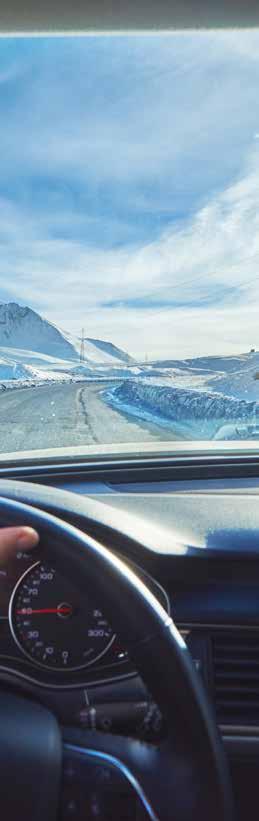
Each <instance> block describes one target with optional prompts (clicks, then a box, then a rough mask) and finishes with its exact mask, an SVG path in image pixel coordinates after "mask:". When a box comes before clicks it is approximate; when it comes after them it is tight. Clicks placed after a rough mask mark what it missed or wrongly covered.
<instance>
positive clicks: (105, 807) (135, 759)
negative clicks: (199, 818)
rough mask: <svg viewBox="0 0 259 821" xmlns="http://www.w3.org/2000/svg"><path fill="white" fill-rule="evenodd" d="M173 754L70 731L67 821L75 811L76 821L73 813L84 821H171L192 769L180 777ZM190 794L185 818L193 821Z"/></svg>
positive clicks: (123, 740) (65, 799)
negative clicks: (178, 796) (180, 790)
mask: <svg viewBox="0 0 259 821" xmlns="http://www.w3.org/2000/svg"><path fill="white" fill-rule="evenodd" d="M168 752H169V751H168V748H167V745H166V744H163V745H159V746H154V745H151V744H147V743H146V742H140V741H137V740H136V739H131V738H125V737H124V736H118V735H111V734H108V733H102V732H93V731H90V730H89V731H84V730H82V731H81V730H77V729H70V728H66V729H65V730H64V734H63V779H62V788H63V794H62V801H61V806H62V808H63V815H62V814H61V819H62V821H63V819H64V821H65V819H66V818H67V815H68V814H69V811H70V812H71V816H73V809H74V812H75V814H76V813H77V815H75V817H76V818H77V819H79V820H80V821H81V818H82V821H83V819H84V821H85V818H87V821H95V819H96V818H98V819H100V821H111V819H115V818H116V819H117V818H118V819H122V818H123V821H127V819H129V821H133V819H134V821H135V819H138V821H150V819H151V821H158V820H159V819H161V818H162V819H163V821H164V820H165V821H171V819H172V817H175V813H174V811H173V812H172V809H173V807H174V804H175V802H176V794H177V791H178V789H179V776H180V775H181V777H182V778H184V782H185V786H186V777H187V768H186V761H185V766H184V770H185V771H183V768H182V772H181V773H180V772H179V771H178V773H175V777H174V768H172V759H171V757H170V756H169V754H168ZM178 770H179V760H178ZM189 775H190V774H189ZM188 792H189V795H188V811H187V813H184V814H182V816H181V817H182V818H183V819H184V818H186V819H187V818H188V819H189V818H190V800H191V791H190V790H189V791H188ZM181 807H182V809H183V802H182V798H181ZM175 809H176V807H175ZM176 817H177V818H178V815H176Z"/></svg>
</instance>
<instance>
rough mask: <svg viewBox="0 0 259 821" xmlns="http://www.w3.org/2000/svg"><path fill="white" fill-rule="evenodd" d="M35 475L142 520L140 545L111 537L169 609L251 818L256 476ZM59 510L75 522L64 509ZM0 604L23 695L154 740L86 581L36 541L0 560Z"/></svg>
mask: <svg viewBox="0 0 259 821" xmlns="http://www.w3.org/2000/svg"><path fill="white" fill-rule="evenodd" d="M19 478H21V477H19ZM25 478H26V480H27V479H28V476H27V475H26V477H25ZM30 481H32V482H33V483H34V482H35V477H34V476H33V475H32V476H31V477H30ZM36 482H37V484H40V483H41V486H42V487H44V488H45V489H46V493H47V494H49V498H51V493H52V490H53V489H54V488H57V489H61V490H62V491H63V493H64V498H65V496H66V491H70V492H71V491H72V493H73V494H74V496H75V498H76V497H78V496H80V499H81V500H82V497H83V498H84V497H85V498H87V499H89V498H91V499H92V500H98V502H101V503H102V505H103V506H104V509H105V508H106V509H107V510H109V511H112V510H113V511H123V512H124V513H126V514H129V515H130V516H131V518H132V519H133V518H134V517H135V519H136V521H137V523H138V527H140V528H143V532H144V531H145V523H146V522H147V521H148V523H149V528H150V527H151V529H152V531H153V541H152V544H151V546H150V548H148V547H147V546H145V547H144V546H143V549H142V548H140V550H139V552H138V555H136V553H135V552H134V550H132V545H131V543H130V542H128V540H127V538H125V540H124V538H123V536H122V537H121V541H120V544H115V545H113V546H112V548H113V550H114V552H115V553H117V554H118V555H119V556H122V557H123V559H124V561H126V562H128V564H129V566H130V567H133V569H134V570H135V572H136V573H137V574H139V575H140V576H141V578H142V580H143V581H144V582H145V583H146V584H147V586H148V587H149V588H150V590H151V591H152V592H153V593H154V594H155V595H156V596H157V598H158V599H159V601H160V602H161V603H162V604H163V606H164V607H165V608H166V609H167V610H168V612H170V613H171V615H172V617H173V619H174V621H175V623H176V625H177V627H178V629H179V630H180V632H181V634H182V636H183V637H184V639H185V641H186V643H187V644H188V647H189V649H190V652H191V655H192V657H193V661H194V664H195V666H196V668H197V670H198V672H199V675H200V676H201V677H202V680H203V683H204V686H205V687H206V689H207V691H208V694H209V697H210V700H211V703H212V706H213V710H214V713H215V716H216V720H217V723H218V725H219V727H220V731H221V733H222V736H223V739H224V743H225V745H226V748H227V750H228V752H229V755H230V760H231V767H232V770H233V779H234V785H235V792H236V795H237V799H238V806H239V810H240V816H239V817H240V818H243V816H244V811H245V809H246V810H247V806H248V805H247V801H248V794H249V802H250V803H251V814H250V816H249V817H250V818H251V819H252V818H253V817H255V815H253V806H254V797H255V795H256V788H257V772H258V766H259V606H258V602H259V597H258V575H259V574H258V571H259V540H258V532H259V479H258V478H257V476H250V477H245V476H243V477H237V476H232V477H224V478H223V477H218V478H202V477H201V478H196V479H193V478H191V479H189V478H186V477H185V478H181V479H180V480H178V479H175V478H173V479H169V480H167V481H165V480H163V479H161V480H157V481H156V480H153V481H150V479H149V480H148V481H145V480H142V481H136V480H135V479H134V480H132V479H131V481H127V476H126V477H125V478H124V480H123V481H120V480H118V479H117V478H115V481H114V479H113V478H108V479H105V480H103V481H102V480H101V481H100V479H98V480H96V479H91V478H90V479H89V476H84V475H83V474H82V473H81V474H80V476H79V475H76V476H73V475H72V476H71V475H66V474H65V472H64V473H62V472H60V473H58V474H57V475H55V476H53V474H51V475H48V472H47V471H46V473H45V474H44V475H42V477H41V479H40V480H39V477H38V475H37V477H36ZM65 518H66V519H67V521H71V519H72V522H73V516H72V517H71V511H69V510H67V512H66V515H65ZM140 541H141V539H140ZM108 546H111V545H108ZM72 613H73V616H74V618H73V619H72V618H71V615H72ZM0 614H1V615H0V679H1V682H2V684H3V685H4V686H5V685H6V682H8V684H9V685H10V686H11V687H13V688H15V689H16V690H17V689H20V690H21V691H23V692H24V693H28V694H30V695H33V696H34V697H35V698H36V699H38V700H40V701H41V703H43V704H45V705H47V706H48V707H49V708H50V709H51V710H52V711H54V713H55V714H56V716H57V718H58V720H59V722H60V723H61V724H62V726H66V725H69V726H70V727H71V726H75V727H80V728H81V729H84V728H88V729H89V728H91V729H95V728H96V729H101V730H102V731H104V732H105V731H108V732H112V733H120V734H125V735H128V736H129V735H130V736H135V737H137V738H140V739H146V740H151V741H152V742H155V741H156V740H159V739H161V737H164V736H165V735H166V726H165V724H164V721H163V718H162V716H161V714H160V713H159V710H158V708H156V705H155V704H153V703H152V700H151V697H150V696H149V693H148V691H147V689H146V686H145V684H144V682H143V681H142V680H141V678H140V677H139V675H138V674H137V671H136V670H135V669H134V665H133V664H132V661H131V659H130V658H129V656H128V653H127V652H126V649H125V648H124V647H123V643H122V642H121V641H120V635H119V625H115V624H114V625H110V624H109V623H108V622H107V619H106V616H105V613H103V610H102V603H101V602H100V601H98V600H97V599H96V596H94V593H93V591H90V590H89V591H86V593H85V596H83V597H82V594H81V593H80V592H79V591H77V590H74V589H73V588H72V587H71V585H70V584H69V583H68V581H67V580H65V579H64V578H63V576H62V568H59V567H50V566H48V565H47V564H46V562H45V561H44V556H43V555H42V553H41V548H40V546H39V547H38V548H37V549H36V550H35V551H34V552H33V554H29V553H26V552H25V553H24V552H18V553H17V556H16V558H15V559H14V560H12V561H11V562H9V563H8V564H7V565H6V566H3V565H2V566H1V568H0ZM173 686H174V683H173V681H172V689H173ZM249 806H250V804H249Z"/></svg>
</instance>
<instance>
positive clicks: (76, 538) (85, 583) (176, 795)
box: [0, 481, 233, 821]
mask: <svg viewBox="0 0 259 821" xmlns="http://www.w3.org/2000/svg"><path fill="white" fill-rule="evenodd" d="M0 494H1V495H0V523H1V526H2V525H5V526H7V525H20V524H25V525H30V526H31V527H34V528H36V529H37V530H38V531H39V534H40V543H41V548H42V552H43V554H44V558H45V557H46V560H48V561H50V562H51V563H52V564H53V563H54V565H56V566H57V567H58V566H59V567H62V573H63V575H64V576H66V575H67V576H68V578H69V579H71V580H72V581H73V582H74V584H75V585H77V587H78V589H80V590H82V591H84V590H86V589H88V590H89V588H90V589H91V590H94V591H96V593H97V594H99V596H100V597H101V600H102V606H103V610H104V611H105V614H106V615H107V617H108V619H109V620H110V622H111V624H113V625H114V628H115V630H116V632H118V634H119V638H120V640H122V642H123V646H125V647H126V648H127V650H128V652H129V655H130V657H131V659H132V660H133V662H134V664H135V666H136V669H137V670H138V672H139V673H140V675H141V676H142V678H143V680H144V681H145V683H146V685H147V687H148V690H149V692H150V693H151V694H152V696H153V699H154V701H155V702H156V704H157V705H158V706H159V708H160V710H161V712H162V714H163V716H164V717H165V719H166V723H167V729H168V736H167V740H166V741H164V742H162V743H160V744H158V745H157V746H155V745H151V744H148V743H144V742H140V741H137V740H136V739H135V740H134V739H130V738H125V737H121V736H115V735H109V734H108V733H101V732H94V731H90V730H87V731H86V730H80V729H78V730H76V729H74V730H73V729H71V731H70V730H68V729H66V735H65V738H64V737H63V738H62V734H61V729H60V727H59V726H58V723H57V721H56V719H55V717H54V715H52V714H51V712H49V711H48V710H47V709H46V708H45V707H43V706H42V705H40V704H38V703H35V702H33V701H32V700H30V699H28V697H27V698H25V697H22V696H21V695H18V694H14V693H13V692H10V691H8V692H5V691H4V690H3V689H2V690H1V693H0V809H1V816H2V818H6V819H12V821H16V819H17V821H18V819H19V821H25V819H26V821H56V819H57V817H58V807H59V806H60V798H61V796H60V791H61V771H62V759H63V756H64V751H66V750H68V749H69V751H70V755H73V754H74V755H75V757H76V756H78V755H81V758H82V757H84V764H85V767H86V768H87V766H88V765H89V766H90V764H91V761H90V759H91V757H92V760H94V756H95V755H96V756H99V758H102V756H103V758H104V759H105V760H106V761H110V762H112V764H113V766H114V767H115V768H116V767H119V768H120V769H121V770H122V771H123V772H124V775H126V777H127V778H128V779H129V780H130V781H131V784H132V785H133V787H134V789H135V790H136V791H137V793H138V796H139V798H140V799H141V801H142V803H143V806H144V807H145V811H146V813H147V816H148V817H149V818H150V819H152V821H155V819H156V821H158V819H159V821H172V820H173V821H196V819H197V821H203V819H204V821H205V819H206V821H207V819H208V818H209V819H210V821H231V820H232V819H233V802H232V790H231V782H230V775H229V770H228V764H227V760H226V757H225V754H224V750H223V744H222V742H221V739H220V736H219V733H218V730H217V727H216V722H215V718H214V715H213V712H212V709H211V707H210V705H209V702H208V699H207V696H206V693H205V690H204V689H203V685H202V683H201V681H200V678H199V675H198V674H197V672H196V670H195V668H194V665H193V662H192V659H191V656H190V654H189V651H188V649H187V647H186V645H185V643H184V641H183V639H182V637H181V635H180V634H179V632H178V630H177V629H176V627H175V625H174V623H173V621H172V619H171V618H170V617H169V616H168V614H167V613H166V612H165V610H164V609H163V608H162V606H161V605H160V604H159V603H158V601H157V600H156V598H155V597H154V595H153V594H152V593H151V592H150V591H149V590H148V589H147V587H146V586H145V584H144V583H143V582H142V581H140V579H139V578H138V577H137V575H135V573H134V572H133V571H132V570H131V569H129V567H128V566H127V565H126V564H124V562H123V560H122V559H120V558H118V557H117V555H115V554H114V553H113V552H112V551H111V549H110V547H109V548H108V547H107V546H106V545H105V546H104V544H103V543H101V542H99V541H97V540H96V539H94V538H93V537H92V536H90V535H89V536H88V535H85V533H84V532H82V530H80V529H79V528H78V527H75V526H74V524H68V523H67V522H66V521H64V520H63V516H64V515H65V510H67V516H68V515H69V512H68V509H69V507H70V508H71V509H72V510H74V518H76V517H77V521H78V522H80V524H81V526H84V528H85V529H86V530H88V532H89V530H90V532H91V530H92V529H93V525H95V526H96V528H95V529H98V526H99V527H100V515H99V513H98V505H97V508H96V505H95V503H93V502H92V501H91V500H86V499H85V498H81V499H79V500H77V502H75V500H76V497H75V494H72V493H71V494H70V493H67V492H65V493H63V492H62V491H60V490H59V491H58V490H53V489H51V492H50V490H49V489H48V490H47V489H46V488H44V487H43V488H42V487H40V486H37V485H32V484H29V483H24V482H21V483H18V482H10V481H9V482H8V481H6V482H5V481H1V482H0ZM25 501H26V502H28V501H30V504H27V503H26V504H25V503H24V502H25ZM75 504H76V505H77V508H76V509H77V513H76V514H75ZM38 506H39V507H38ZM44 507H45V510H44V509H42V508H44ZM102 507H103V508H104V506H102V505H101V508H102ZM49 508H52V509H53V508H54V510H55V513H56V514H58V513H59V515H60V516H62V519H61V518H58V516H57V515H55V516H54V515H53V514H52V513H50V512H49ZM95 510H97V513H95V512H94V511H95ZM89 511H90V512H89ZM119 515H120V522H121V525H120V528H118V527H117V531H116V528H115V526H114V511H112V510H110V520H111V524H110V525H109V509H108V511H107V506H105V528H104V531H103V532H105V533H106V537H107V538H106V544H107V543H108V544H111V542H112V541H113V535H114V534H115V535H116V533H115V531H116V532H117V537H118V535H119V533H120V530H121V532H123V531H125V525H124V524H123V514H121V512H120V514H119ZM121 516H122V518H121ZM98 517H99V521H98ZM109 528H110V533H109V538H108V532H109ZM124 535H125V533H124ZM128 538H129V537H128ZM122 540H123V538H122V537H121V541H122ZM115 541H116V539H115V538H114V542H115ZM117 541H118V538H117ZM102 542H103V535H102ZM139 544H141V533H139ZM135 546H136V538H135ZM89 762H90V763H89ZM86 783H87V779H86ZM97 817H98V816H97ZM114 821H115V819H114ZM116 821H117V819H116ZM118 821H119V819H118ZM120 821H122V819H120Z"/></svg>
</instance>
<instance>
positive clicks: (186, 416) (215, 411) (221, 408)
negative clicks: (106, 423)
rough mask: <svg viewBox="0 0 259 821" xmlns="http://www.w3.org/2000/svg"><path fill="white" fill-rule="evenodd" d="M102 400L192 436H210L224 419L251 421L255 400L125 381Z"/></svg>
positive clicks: (200, 437)
mask: <svg viewBox="0 0 259 821" xmlns="http://www.w3.org/2000/svg"><path fill="white" fill-rule="evenodd" d="M104 398H105V399H106V401H108V402H109V403H111V404H113V405H115V406H117V407H120V408H121V409H122V410H125V411H126V412H127V413H132V414H133V415H134V416H138V417H140V418H141V417H142V418H147V419H149V420H150V418H151V417H152V418H153V420H154V422H155V421H156V419H158V418H159V420H160V424H161V421H162V420H164V422H165V423H167V424H168V423H171V424H172V425H175V426H176V427H177V428H179V427H181V428H182V429H185V431H186V433H189V435H190V436H192V438H195V439H211V438H212V437H213V436H214V435H215V433H216V432H217V430H218V429H219V428H220V427H221V426H222V425H224V424H226V422H228V421H230V422H232V421H235V422H243V423H250V424H251V423H253V422H254V420H255V410H256V406H257V403H256V402H247V401H246V400H245V399H243V400H242V399H236V398H233V397H228V396H223V395H222V394H217V393H213V392H208V391H207V392H206V391H203V392H200V391H197V390H191V389H187V390H185V389H182V388H173V387H168V386H162V385H154V384H150V383H147V382H144V381H143V382H138V381H135V380H134V381H133V380H126V381H125V382H123V383H122V384H121V385H119V386H118V387H114V388H112V389H110V390H109V391H106V392H105V397H104Z"/></svg>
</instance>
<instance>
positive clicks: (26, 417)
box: [0, 382, 179, 453]
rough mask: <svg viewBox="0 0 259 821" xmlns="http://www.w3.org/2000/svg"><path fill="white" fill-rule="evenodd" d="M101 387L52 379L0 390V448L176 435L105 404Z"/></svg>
mask: <svg viewBox="0 0 259 821" xmlns="http://www.w3.org/2000/svg"><path fill="white" fill-rule="evenodd" d="M110 386H111V383H110V382H109V387H110ZM105 387H107V386H106V385H105V384H104V383H100V382H95V383H89V382H88V383H69V384H65V383H64V384H61V385H60V384H53V383H52V384H48V385H42V386H40V387H36V388H21V389H20V388H19V389H14V390H12V391H6V393H4V392H3V393H1V394H0V452H2V453H4V452H9V453H10V452H12V451H21V450H34V449H35V448H39V449H41V448H57V447H73V446H77V447H80V445H82V446H87V445H95V444H96V445H101V444H106V445H108V444H115V443H116V444H119V443H125V442H128V443H135V442H136V443H141V442H157V441H163V440H167V441H168V440H172V439H179V436H177V434H176V433H174V432H173V430H170V429H167V430H165V429H164V428H163V427H162V426H161V427H160V426H159V425H157V424H153V423H150V422H146V421H143V420H138V419H136V418H135V417H129V416H128V415H127V414H126V413H124V412H121V411H119V410H117V409H114V408H111V407H110V406H109V405H107V404H106V403H105V402H104V401H103V400H102V392H103V391H104V390H105Z"/></svg>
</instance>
